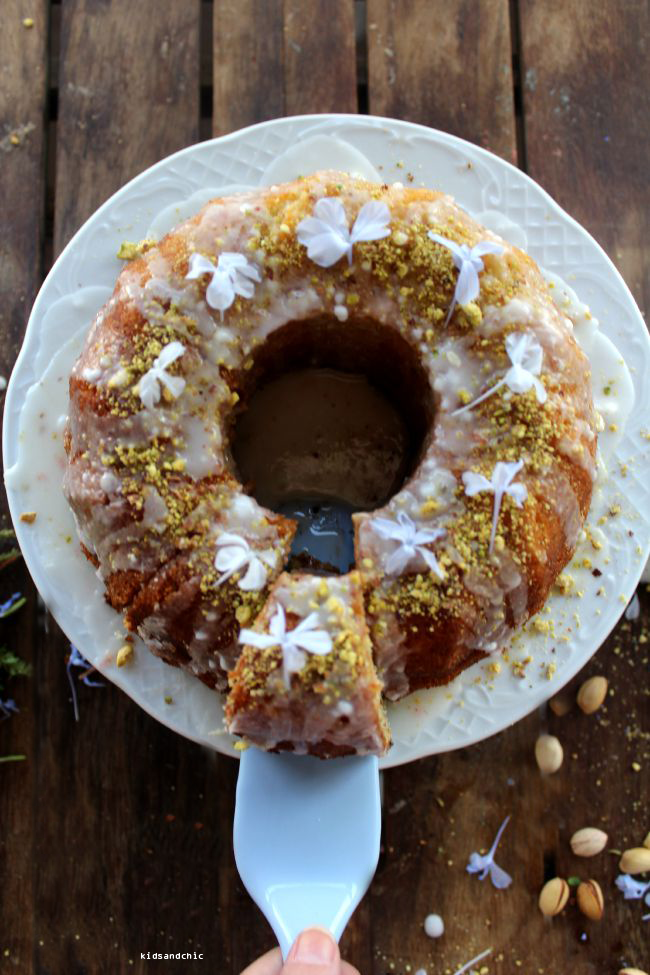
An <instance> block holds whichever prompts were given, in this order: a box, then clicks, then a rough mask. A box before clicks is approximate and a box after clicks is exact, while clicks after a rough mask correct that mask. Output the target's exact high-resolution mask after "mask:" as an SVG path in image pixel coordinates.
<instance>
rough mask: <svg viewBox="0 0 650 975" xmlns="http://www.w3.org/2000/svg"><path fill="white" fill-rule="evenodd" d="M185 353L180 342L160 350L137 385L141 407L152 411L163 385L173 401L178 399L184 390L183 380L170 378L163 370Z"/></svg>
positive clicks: (171, 343) (177, 377)
mask: <svg viewBox="0 0 650 975" xmlns="http://www.w3.org/2000/svg"><path fill="white" fill-rule="evenodd" d="M184 352H185V346H184V345H182V344H181V342H170V343H169V345H166V346H165V348H164V349H163V350H162V352H161V353H160V355H159V356H158V357H157V358H156V359H154V360H153V365H152V367H151V369H149V371H148V372H145V374H144V376H142V378H141V379H140V381H139V383H138V395H139V397H140V399H141V400H142V404H143V406H146V408H147V409H148V410H152V409H153V408H154V406H155V405H156V403H158V401H159V400H160V396H161V392H162V391H161V388H160V387H161V385H163V386H164V387H165V388H166V389H167V391H168V392H169V393H170V395H171V396H173V397H174V399H178V397H179V396H180V395H181V393H182V392H183V390H184V389H185V380H184V379H183V377H182V376H170V375H169V373H168V372H166V371H165V370H166V369H167V366H171V364H172V362H176V360H177V359H180V357H181V356H182V355H183V353H184Z"/></svg>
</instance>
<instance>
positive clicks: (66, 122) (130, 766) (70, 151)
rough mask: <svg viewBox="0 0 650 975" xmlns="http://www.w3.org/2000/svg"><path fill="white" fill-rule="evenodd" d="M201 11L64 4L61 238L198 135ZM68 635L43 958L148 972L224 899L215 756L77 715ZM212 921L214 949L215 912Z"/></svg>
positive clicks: (39, 919) (53, 633) (55, 674)
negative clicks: (155, 958)
mask: <svg viewBox="0 0 650 975" xmlns="http://www.w3.org/2000/svg"><path fill="white" fill-rule="evenodd" d="M198 18H199V4H198V3H189V4H173V5H172V4H169V5H164V6H163V5H160V4H158V3H154V2H145V3H140V4H137V5H133V4H126V3H117V4H110V5H104V4H96V3H91V2H90V0H88V2H86V0H79V2H72V3H67V4H65V5H63V9H62V19H61V57H60V61H59V63H60V71H61V74H60V78H59V121H58V131H57V160H56V162H57V167H56V208H55V249H56V250H57V251H58V250H60V249H61V247H62V246H63V244H64V243H65V242H66V241H67V239H68V238H69V237H70V235H71V234H72V233H73V232H74V230H75V229H76V228H77V227H78V226H79V225H80V224H81V223H82V222H83V220H84V219H86V217H87V216H88V215H89V214H90V213H91V212H92V211H93V210H94V209H95V208H96V207H97V206H98V205H99V204H100V203H101V202H102V201H103V200H104V199H105V198H106V197H107V196H109V195H110V193H112V192H113V191H114V190H116V189H117V188H118V187H119V186H120V185H122V184H123V183H124V182H126V181H127V180H128V179H129V178H131V177H132V176H134V175H135V174H136V173H137V172H139V171H140V170H141V169H143V168H144V167H145V166H147V165H149V164H151V163H153V162H155V161H156V160H158V159H159V158H162V157H163V156H165V155H166V154H168V153H170V152H172V151H174V150H175V149H178V148H181V147H182V146H184V145H187V144H188V143H191V142H192V141H193V140H194V139H195V138H196V135H197V132H198V121H199V78H198V72H199V58H198V50H199V44H198V25H199V19H198ZM66 646H67V645H66V641H65V639H64V638H63V637H62V635H61V634H60V633H59V632H58V630H57V628H56V627H55V626H54V625H53V624H51V623H50V630H49V633H48V635H47V638H46V640H45V641H44V646H43V647H41V653H40V654H39V658H38V665H37V670H36V674H35V679H34V683H35V693H36V697H37V700H38V701H39V703H40V707H39V710H38V715H37V720H38V727H37V740H38V742H39V749H38V756H37V767H36V775H37V783H36V789H35V793H34V794H35V795H42V796H47V797H48V802H47V803H46V804H41V805H36V807H35V809H34V813H33V829H34V835H35V854H34V860H35V862H36V863H37V864H39V871H38V877H37V883H36V891H35V902H34V912H35V915H36V927H37V930H36V935H37V940H36V947H35V954H36V957H35V962H34V971H37V972H43V973H44V972H54V971H70V972H73V971H74V972H77V971H79V972H81V971H95V970H99V968H98V966H99V967H101V968H102V969H103V970H110V971H120V972H122V971H135V972H138V971H145V970H148V968H149V966H150V964H151V963H150V962H149V964H147V963H146V962H141V961H140V960H139V959H140V952H142V951H145V952H146V951H162V952H164V951H171V950H174V951H185V950H190V946H191V943H192V941H193V940H194V939H196V940H197V941H201V939H202V937H203V934H202V930H201V929H200V927H201V928H202V926H200V927H199V926H198V925H195V914H194V912H195V911H196V909H197V908H196V905H197V904H200V905H202V908H203V909H204V910H206V911H207V912H209V914H210V916H211V917H213V916H214V914H215V913H216V910H217V904H218V899H219V896H218V883H217V882H214V881H213V878H212V874H211V870H210V865H211V863H212V862H213V860H212V858H213V854H214V849H215V845H217V846H218V845H219V844H220V843H221V842H222V836H221V833H220V830H219V828H218V827H217V828H214V819H213V814H212V809H211V808H209V807H208V806H207V803H206V796H210V797H212V796H213V794H214V793H213V790H214V784H213V781H212V780H213V773H214V760H213V759H212V757H208V756H207V754H206V756H204V755H203V754H202V753H201V751H200V750H199V749H197V748H196V746H192V745H191V744H190V743H189V742H187V741H184V740H182V739H180V738H179V737H178V736H176V735H174V734H172V733H171V732H168V731H166V730H165V729H164V728H162V727H161V726H159V725H158V724H156V723H155V722H154V721H152V720H151V719H150V718H148V717H147V716H146V715H145V714H144V713H143V712H142V711H140V709H139V708H137V707H136V706H135V705H134V704H133V703H132V702H131V701H129V700H128V699H127V698H126V697H125V696H124V695H122V694H121V693H120V692H118V691H117V690H116V689H115V688H113V687H112V686H111V685H109V684H107V685H106V686H105V687H104V688H103V689H98V690H90V689H87V688H85V687H83V686H82V685H79V697H80V710H81V719H80V722H79V724H75V722H74V718H73V714H72V710H71V705H70V703H69V697H70V693H69V689H68V686H67V679H66V674H65V668H64V659H65V650H66ZM46 702H47V704H46ZM223 764H224V770H225V771H224V776H225V777H226V778H227V776H228V774H230V767H229V765H228V763H227V762H226V761H225V760H224V763H223ZM217 781H218V777H217ZM224 820H225V817H224ZM225 842H226V849H227V845H228V844H229V842H230V831H229V830H228V833H227V834H226V840H225ZM199 890H200V892H201V894H200V896H199V894H198V893H197V891H199ZM179 905H183V906H182V909H181V910H180V911H179ZM204 930H205V931H206V934H207V940H208V941H210V946H209V948H210V953H211V955H212V957H213V958H214V957H218V949H217V942H216V938H217V935H216V932H215V930H214V926H213V925H212V924H210V925H209V926H206V928H205V929H204ZM161 932H163V933H161ZM192 950H193V949H192ZM197 950H199V949H197ZM168 970H169V971H170V972H172V973H174V972H185V971H187V963H186V962H181V961H178V962H172V963H170V964H169V967H168Z"/></svg>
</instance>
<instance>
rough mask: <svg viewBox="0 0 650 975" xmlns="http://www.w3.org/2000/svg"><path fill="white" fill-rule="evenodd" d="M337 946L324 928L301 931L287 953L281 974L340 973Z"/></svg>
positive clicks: (324, 974)
mask: <svg viewBox="0 0 650 975" xmlns="http://www.w3.org/2000/svg"><path fill="white" fill-rule="evenodd" d="M340 971H341V955H340V954H339V946H338V945H337V943H336V941H335V940H334V938H333V937H332V935H331V934H330V933H329V931H326V930H325V928H307V930H306V931H302V932H301V933H300V934H299V935H298V937H297V938H296V940H295V941H294V943H293V945H292V946H291V950H290V951H289V954H288V955H287V960H286V961H285V963H284V968H283V969H282V975H340Z"/></svg>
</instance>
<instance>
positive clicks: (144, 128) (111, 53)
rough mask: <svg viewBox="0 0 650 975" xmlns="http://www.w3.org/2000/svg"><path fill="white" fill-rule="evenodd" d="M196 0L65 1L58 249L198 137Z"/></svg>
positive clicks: (55, 227) (57, 206)
mask: <svg viewBox="0 0 650 975" xmlns="http://www.w3.org/2000/svg"><path fill="white" fill-rule="evenodd" d="M198 18H199V0H190V2H188V3H178V4H164V5H163V4H160V3H157V2H155V0H143V2H139V3H136V4H134V3H128V2H127V0H120V2H118V3H111V4H101V3H95V2H93V0H69V2H67V3H65V4H64V5H63V7H62V19H61V52H60V66H61V68H60V72H61V73H60V78H59V122H58V129H57V172H56V203H57V205H56V217H55V226H54V239H55V250H56V252H57V253H58V252H59V251H60V250H61V248H62V246H63V245H64V244H65V243H66V242H67V240H68V239H69V238H70V237H71V236H72V234H73V233H74V231H75V230H77V228H78V227H79V226H80V224H82V223H83V221H84V220H85V219H86V218H87V217H88V216H90V214H91V213H92V212H93V210H95V209H96V208H97V206H98V205H99V204H100V203H102V202H103V201H104V200H105V199H106V198H107V197H108V196H110V195H111V193H113V192H114V191H115V190H117V189H118V188H119V187H120V186H121V185H122V184H123V183H125V182H126V181H127V180H128V179H130V178H131V177H132V176H135V175H136V174H137V173H139V172H141V171H142V170H143V169H145V168H146V167H147V166H150V165H151V164H152V163H154V162H156V161H157V160H158V159H162V158H163V157H164V156H166V155H169V153H171V152H174V151H175V150H176V149H180V148H182V147H183V146H185V145H188V144H189V143H191V142H193V141H196V139H197V138H198V128H199V75H198V72H199V57H198Z"/></svg>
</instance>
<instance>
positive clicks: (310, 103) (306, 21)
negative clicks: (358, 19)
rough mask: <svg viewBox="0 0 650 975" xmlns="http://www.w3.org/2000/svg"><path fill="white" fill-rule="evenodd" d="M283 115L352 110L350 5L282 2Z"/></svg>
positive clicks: (326, 0)
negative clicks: (283, 53)
mask: <svg viewBox="0 0 650 975" xmlns="http://www.w3.org/2000/svg"><path fill="white" fill-rule="evenodd" d="M284 49H285V55H284V66H285V107H284V111H285V114H286V115H303V114H304V115H307V114H311V113H312V112H356V110H357V88H356V84H357V82H356V64H355V37H354V4H353V3H350V2H349V0H309V2H307V3H305V0H285V3H284Z"/></svg>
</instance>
